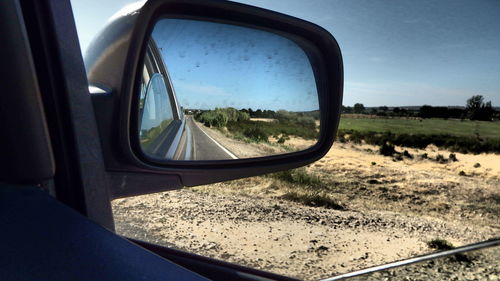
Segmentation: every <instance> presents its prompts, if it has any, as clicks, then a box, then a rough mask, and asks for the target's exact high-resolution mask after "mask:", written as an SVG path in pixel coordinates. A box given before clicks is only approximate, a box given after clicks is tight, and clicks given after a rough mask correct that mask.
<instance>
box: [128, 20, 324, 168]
mask: <svg viewBox="0 0 500 281" xmlns="http://www.w3.org/2000/svg"><path fill="white" fill-rule="evenodd" d="M160 84H161V85H160ZM138 121H139V122H138V126H139V141H140V146H141V148H142V151H143V152H144V153H145V154H146V155H147V156H149V157H153V158H156V159H168V160H224V159H237V158H254V157H262V156H269V155H276V154H283V153H289V152H294V151H299V150H304V149H307V148H309V147H311V146H313V145H314V144H316V142H317V139H318V135H319V103H318V93H317V89H316V82H315V78H314V74H313V70H312V67H311V64H310V62H309V59H308V57H307V55H306V53H305V52H304V51H303V50H302V48H300V47H299V46H298V45H297V44H296V43H295V42H293V41H291V40H289V39H287V38H285V37H283V36H280V35H277V34H274V33H270V32H266V31H262V30H256V29H251V28H246V27H241V26H234V25H228V24H220V23H213V22H205V21H195V20H183V19H162V20H160V21H158V22H157V24H156V25H155V27H154V30H153V33H152V36H151V39H150V40H149V44H148V48H147V52H146V55H145V59H144V68H143V71H142V81H141V94H140V102H139V120H138Z"/></svg>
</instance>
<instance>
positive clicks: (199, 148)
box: [186, 116, 237, 160]
mask: <svg viewBox="0 0 500 281" xmlns="http://www.w3.org/2000/svg"><path fill="white" fill-rule="evenodd" d="M186 127H187V128H186V129H187V130H189V131H191V137H192V144H193V152H192V155H191V157H192V159H193V160H223V159H237V157H236V156H235V155H234V154H233V153H231V152H230V151H229V150H227V149H226V148H225V147H223V146H222V145H221V144H219V143H218V142H217V141H215V140H214V139H213V138H211V137H210V136H209V135H207V133H205V132H204V131H203V129H202V128H200V127H199V126H198V125H196V123H195V122H194V121H193V118H192V117H191V116H186Z"/></svg>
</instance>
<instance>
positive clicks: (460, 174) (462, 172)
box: [458, 171, 467, 177]
mask: <svg viewBox="0 0 500 281" xmlns="http://www.w3.org/2000/svg"><path fill="white" fill-rule="evenodd" d="M458 175H459V176H462V177H465V176H467V174H465V172H464V171H460V172H459V173H458Z"/></svg>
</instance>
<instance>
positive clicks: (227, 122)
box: [194, 107, 318, 144]
mask: <svg viewBox="0 0 500 281" xmlns="http://www.w3.org/2000/svg"><path fill="white" fill-rule="evenodd" d="M249 112H251V113H252V115H251V114H250V113H249ZM255 112H260V113H259V114H257V113H255ZM262 116H270V117H262ZM194 118H195V120H196V121H198V122H201V123H203V124H204V125H205V126H207V127H212V128H216V129H219V130H221V131H222V132H224V133H227V134H228V135H229V136H230V137H232V138H235V139H239V140H243V141H246V142H257V143H259V142H270V138H271V137H273V138H274V139H276V140H277V143H279V144H284V143H285V142H286V141H287V140H288V139H289V136H297V137H301V138H304V139H316V138H317V137H318V130H317V128H316V127H317V126H316V120H315V119H314V117H313V115H312V114H310V113H303V112H290V111H285V110H278V111H276V112H275V111H271V110H265V111H262V110H260V109H259V110H258V111H253V110H250V111H249V110H247V109H243V110H237V109H235V108H231V107H227V108H216V109H214V110H206V111H200V112H197V113H195V114H194ZM251 118H268V120H266V121H262V120H251Z"/></svg>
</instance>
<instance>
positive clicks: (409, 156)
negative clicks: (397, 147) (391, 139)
mask: <svg viewBox="0 0 500 281" xmlns="http://www.w3.org/2000/svg"><path fill="white" fill-rule="evenodd" d="M403 156H404V157H407V158H410V159H413V155H411V154H410V152H408V150H405V151H403Z"/></svg>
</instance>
